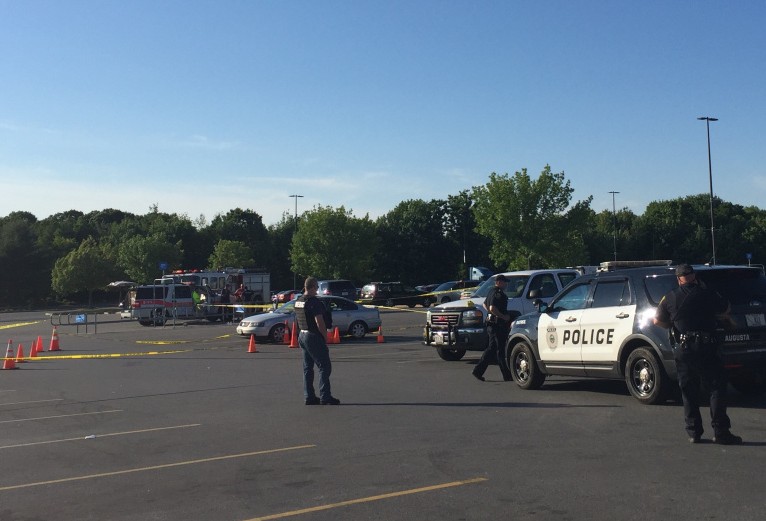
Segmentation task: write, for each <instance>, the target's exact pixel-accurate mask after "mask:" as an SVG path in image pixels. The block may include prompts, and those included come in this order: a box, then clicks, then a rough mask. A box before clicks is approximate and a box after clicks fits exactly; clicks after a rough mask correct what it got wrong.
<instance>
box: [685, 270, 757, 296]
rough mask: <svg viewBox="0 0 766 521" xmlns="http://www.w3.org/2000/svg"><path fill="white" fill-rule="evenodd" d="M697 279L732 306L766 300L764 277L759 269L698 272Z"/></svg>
mask: <svg viewBox="0 0 766 521" xmlns="http://www.w3.org/2000/svg"><path fill="white" fill-rule="evenodd" d="M697 277H698V278H699V279H700V280H702V281H704V282H705V284H707V286H708V287H709V288H712V289H714V290H716V291H717V292H718V293H720V294H721V295H723V296H724V297H725V298H726V299H727V300H728V301H729V302H730V303H731V304H732V305H737V304H747V303H748V302H750V301H751V300H753V299H754V298H758V299H766V275H764V274H763V272H762V271H761V270H759V269H718V270H699V271H698V272H697Z"/></svg>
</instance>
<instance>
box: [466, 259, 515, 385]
mask: <svg viewBox="0 0 766 521" xmlns="http://www.w3.org/2000/svg"><path fill="white" fill-rule="evenodd" d="M507 282H508V279H506V278H505V275H503V274H502V273H501V274H500V275H498V276H497V277H495V287H494V288H492V290H491V291H490V292H489V295H487V298H486V299H485V300H484V307H485V308H486V309H487V336H488V337H489V342H488V343H487V348H486V349H485V350H484V353H483V354H482V355H481V359H480V360H479V363H478V364H476V367H474V368H473V371H471V374H473V376H475V377H476V378H477V379H479V380H481V381H482V382H483V381H484V371H486V370H487V367H488V366H489V364H492V363H497V365H499V366H500V372H502V373H503V380H505V381H506V382H508V381H510V380H512V379H513V377H512V373H511V370H510V368H509V367H508V360H507V359H506V357H505V341H506V339H507V338H508V330H509V327H510V325H511V316H510V315H509V314H508V295H506V294H505V284H506V283H507Z"/></svg>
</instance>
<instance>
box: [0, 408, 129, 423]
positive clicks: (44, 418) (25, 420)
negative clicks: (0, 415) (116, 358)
mask: <svg viewBox="0 0 766 521" xmlns="http://www.w3.org/2000/svg"><path fill="white" fill-rule="evenodd" d="M112 412H122V409H116V410H114V411H99V412H78V413H77V414H60V415H58V416H38V417H37V418H22V419H20V420H0V423H18V422H31V421H35V420H51V419H53V418H70V417H72V416H88V415H91V414H109V413H112Z"/></svg>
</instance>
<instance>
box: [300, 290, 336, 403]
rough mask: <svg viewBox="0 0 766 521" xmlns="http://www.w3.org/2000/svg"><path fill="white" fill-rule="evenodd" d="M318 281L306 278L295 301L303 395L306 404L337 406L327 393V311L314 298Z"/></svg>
mask: <svg viewBox="0 0 766 521" xmlns="http://www.w3.org/2000/svg"><path fill="white" fill-rule="evenodd" d="M318 289H319V282H317V279H316V278H314V277H308V278H307V279H306V282H305V283H304V288H303V295H301V296H300V297H298V300H297V301H296V302H295V318H296V321H297V323H298V327H299V328H300V334H299V335H298V345H299V346H300V347H301V349H302V350H303V395H304V398H305V399H306V405H317V404H322V405H340V400H338V399H337V398H334V397H333V395H332V393H331V392H330V373H331V372H332V363H331V362H330V350H329V349H328V348H327V323H326V321H325V315H326V313H327V309H326V308H325V306H324V304H322V301H321V300H319V299H318V298H317V296H316V295H317V290H318ZM314 365H316V366H317V367H318V368H319V398H317V395H316V393H315V392H314Z"/></svg>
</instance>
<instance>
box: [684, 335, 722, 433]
mask: <svg viewBox="0 0 766 521" xmlns="http://www.w3.org/2000/svg"><path fill="white" fill-rule="evenodd" d="M675 359H676V370H677V372H678V385H679V386H680V387H681V396H682V397H683V401H684V420H685V422H686V432H687V433H688V434H689V436H698V435H701V434H702V432H703V430H704V429H703V427H702V416H701V415H700V406H699V404H700V396H701V393H702V389H703V388H704V389H705V390H706V392H707V393H708V394H709V395H710V417H711V419H712V422H711V424H712V427H713V432H714V433H715V435H719V434H722V433H724V432H728V431H729V428H730V427H731V421H730V420H729V416H728V415H727V414H726V386H727V383H728V382H727V379H726V371H725V369H724V366H723V360H721V357H720V355H719V354H718V346H717V345H716V344H698V343H696V342H687V343H684V344H682V346H681V347H680V348H679V349H678V350H677V351H676V354H675Z"/></svg>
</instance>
